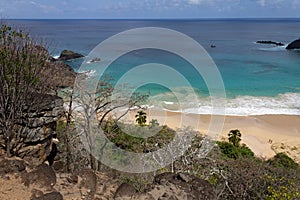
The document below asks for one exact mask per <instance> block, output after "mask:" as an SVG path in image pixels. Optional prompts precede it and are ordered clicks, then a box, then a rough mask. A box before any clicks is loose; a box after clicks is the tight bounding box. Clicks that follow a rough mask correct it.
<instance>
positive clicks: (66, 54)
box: [58, 50, 84, 61]
mask: <svg viewBox="0 0 300 200" xmlns="http://www.w3.org/2000/svg"><path fill="white" fill-rule="evenodd" d="M82 57H84V55H82V54H80V53H75V52H74V51H71V50H63V51H62V52H61V53H60V56H59V58H58V60H64V61H65V60H71V59H76V58H82Z"/></svg>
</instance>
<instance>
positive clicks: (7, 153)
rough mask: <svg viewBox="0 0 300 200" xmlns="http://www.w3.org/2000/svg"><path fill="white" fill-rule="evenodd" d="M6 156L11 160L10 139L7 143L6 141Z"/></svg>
mask: <svg viewBox="0 0 300 200" xmlns="http://www.w3.org/2000/svg"><path fill="white" fill-rule="evenodd" d="M6 156H7V157H8V158H10V157H11V156H12V155H11V149H10V137H7V141H6Z"/></svg>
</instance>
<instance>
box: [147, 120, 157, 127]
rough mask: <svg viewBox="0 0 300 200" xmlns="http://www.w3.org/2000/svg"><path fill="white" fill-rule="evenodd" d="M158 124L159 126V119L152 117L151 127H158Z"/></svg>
mask: <svg viewBox="0 0 300 200" xmlns="http://www.w3.org/2000/svg"><path fill="white" fill-rule="evenodd" d="M158 126H159V123H158V121H157V119H152V120H151V121H150V122H149V127H150V128H153V127H158Z"/></svg>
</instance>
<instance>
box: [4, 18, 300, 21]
mask: <svg viewBox="0 0 300 200" xmlns="http://www.w3.org/2000/svg"><path fill="white" fill-rule="evenodd" d="M253 19H256V20H276V19H277V20H286V19H294V20H295V19H300V17H202V18H6V19H5V18H4V19H2V20H170V21H171V20H253Z"/></svg>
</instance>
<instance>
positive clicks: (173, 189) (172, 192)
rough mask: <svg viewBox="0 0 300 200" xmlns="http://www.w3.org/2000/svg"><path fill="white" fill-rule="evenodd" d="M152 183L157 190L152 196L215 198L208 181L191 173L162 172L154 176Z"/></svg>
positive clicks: (163, 197) (160, 197)
mask: <svg viewBox="0 0 300 200" xmlns="http://www.w3.org/2000/svg"><path fill="white" fill-rule="evenodd" d="M154 183H156V190H157V191H156V192H153V196H156V197H158V199H191V200H193V199H195V200H198V199H204V200H209V199H211V200H213V199H215V195H214V191H213V187H212V186H211V185H210V183H209V182H207V181H205V180H203V179H199V178H197V177H195V176H193V175H189V174H185V173H179V174H172V173H163V174H159V175H157V176H155V178H154ZM157 195H158V196H157Z"/></svg>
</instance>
